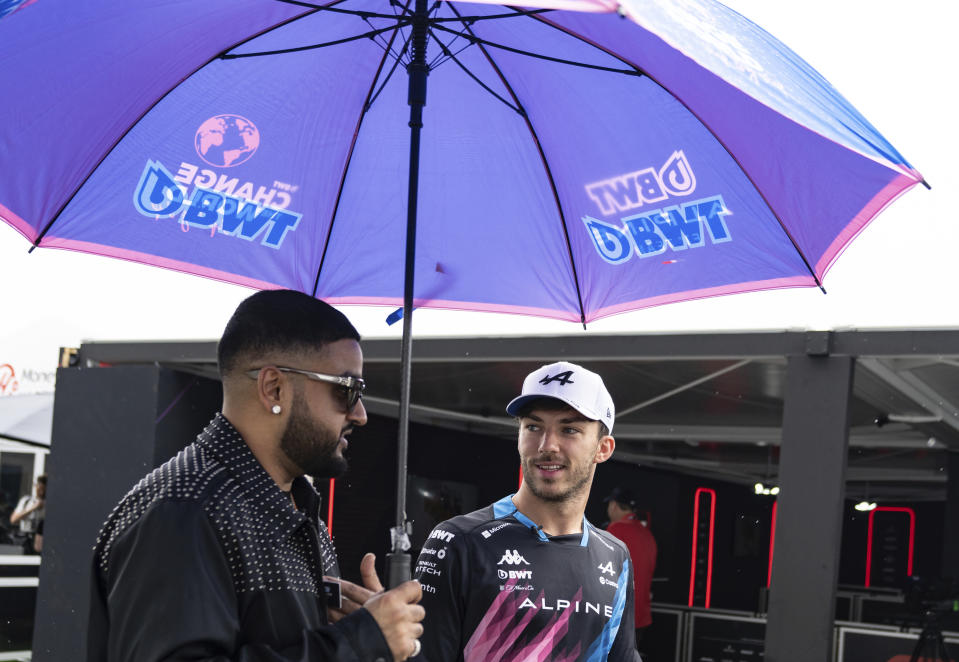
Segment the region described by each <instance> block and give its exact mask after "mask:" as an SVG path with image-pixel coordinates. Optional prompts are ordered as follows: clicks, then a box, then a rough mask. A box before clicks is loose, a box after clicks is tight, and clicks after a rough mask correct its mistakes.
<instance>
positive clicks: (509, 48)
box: [433, 25, 646, 76]
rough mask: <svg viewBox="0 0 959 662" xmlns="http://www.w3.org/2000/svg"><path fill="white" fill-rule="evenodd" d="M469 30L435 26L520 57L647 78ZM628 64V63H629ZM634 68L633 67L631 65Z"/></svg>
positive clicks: (634, 71)
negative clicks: (512, 43)
mask: <svg viewBox="0 0 959 662" xmlns="http://www.w3.org/2000/svg"><path fill="white" fill-rule="evenodd" d="M464 27H465V28H466V30H467V32H466V33H462V32H459V31H457V30H452V29H450V28H447V27H445V26H442V25H434V26H433V28H434V29H436V30H442V31H443V32H449V33H450V34H455V35H458V36H460V37H463V38H464V39H467V40H469V41H470V42H471V43H473V44H478V45H481V46H489V47H491V48H499V49H500V50H504V51H509V52H510V53H517V54H519V55H526V56H527V57H532V58H536V59H538V60H546V61H547V62H556V63H559V64H568V65H571V66H574V67H583V68H585V69H596V70H598V71H609V72H612V73H614V74H625V75H627V76H645V75H646V73H645V72H644V71H642V70H640V69H639V68H637V67H633V68H631V69H617V68H615V67H604V66H602V65H600V64H587V63H586V62H577V61H576V60H566V59H564V58H560V57H553V56H551V55H543V54H542V53H534V52H532V51H526V50H523V49H521V48H514V47H512V46H507V45H506V44H499V43H496V42H495V41H489V40H488V39H482V38H480V37H477V36H476V35H475V34H474V33H473V32H472V31H471V30H470V28H469V26H464ZM627 64H628V63H627ZM630 66H631V67H632V65H630Z"/></svg>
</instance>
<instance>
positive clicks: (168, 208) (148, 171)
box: [133, 160, 302, 248]
mask: <svg viewBox="0 0 959 662" xmlns="http://www.w3.org/2000/svg"><path fill="white" fill-rule="evenodd" d="M187 195H188V194H187V191H185V190H184V189H182V188H181V187H180V185H179V184H178V182H177V180H176V179H175V178H174V176H173V174H172V173H170V171H169V170H167V169H166V168H164V167H163V164H162V163H160V162H159V161H153V160H150V161H147V164H146V166H145V167H144V169H143V174H142V175H140V183H139V184H137V188H136V191H135V192H134V194H133V205H134V206H135V207H136V209H137V211H138V212H140V213H141V214H143V215H144V216H148V217H150V218H164V217H166V218H169V217H172V216H176V215H177V214H180V223H181V224H182V225H184V226H192V227H196V228H203V229H206V230H211V231H213V232H218V233H220V234H224V235H227V236H229V237H238V238H240V239H245V240H247V241H255V240H256V239H258V238H259V237H261V236H262V239H261V240H260V243H261V244H263V245H264V246H269V247H270V248H279V247H280V246H281V245H282V244H283V240H284V239H285V238H286V235H287V233H288V232H289V231H290V230H295V229H296V226H297V225H298V224H299V222H300V219H301V218H302V214H298V213H296V212H292V211H287V210H285V209H274V208H273V207H267V206H262V207H261V206H260V205H257V204H256V202H251V201H249V200H247V199H246V198H243V197H239V196H232V195H227V194H226V193H225V192H218V191H211V190H209V189H205V188H201V187H199V186H197V187H196V188H194V189H193V193H192V195H190V196H189V198H188V197H187ZM181 210H182V213H181Z"/></svg>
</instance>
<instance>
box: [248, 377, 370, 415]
mask: <svg viewBox="0 0 959 662" xmlns="http://www.w3.org/2000/svg"><path fill="white" fill-rule="evenodd" d="M275 367H276V369H277V370H279V371H280V372H291V373H293V374H296V375H303V376H304V377H306V378H307V379H312V380H313V381H314V382H326V383H327V384H336V385H337V386H339V387H340V389H342V390H341V391H340V392H341V393H342V394H343V399H344V401H345V403H346V411H348V412H350V411H353V407H355V406H356V403H357V402H359V401H360V398H362V397H363V391H365V390H366V382H365V381H363V380H362V379H361V378H359V377H343V376H342V375H325V374H323V373H322V372H311V371H309V370H299V369H297V368H283V367H281V366H275ZM260 370H263V368H255V369H254V370H248V371H247V373H246V376H247V377H250V378H251V379H256V378H257V376H258V375H259V374H260Z"/></svg>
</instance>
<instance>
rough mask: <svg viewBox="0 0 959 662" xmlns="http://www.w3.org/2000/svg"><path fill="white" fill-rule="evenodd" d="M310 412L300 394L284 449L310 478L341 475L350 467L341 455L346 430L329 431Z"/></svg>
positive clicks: (282, 441) (285, 433)
mask: <svg viewBox="0 0 959 662" xmlns="http://www.w3.org/2000/svg"><path fill="white" fill-rule="evenodd" d="M308 412H309V408H308V407H307V405H306V400H305V398H304V397H303V394H302V393H301V392H300V391H296V393H295V394H294V396H293V407H292V410H291V412H290V420H289V421H288V422H287V424H286V429H285V430H284V431H283V436H282V437H281V438H280V450H282V451H283V452H284V453H286V456H287V457H288V458H289V459H290V460H291V461H292V462H293V463H294V464H296V466H298V467H299V468H300V469H301V470H302V471H303V473H305V474H307V475H308V476H313V477H316V478H336V477H337V476H341V475H342V474H343V473H344V472H345V471H346V469H347V467H348V464H347V462H346V458H344V457H343V456H342V455H337V448H339V445H340V434H342V432H343V431H342V430H335V431H334V430H331V429H329V428H328V427H326V426H324V425H323V424H321V423H320V422H319V421H317V420H316V419H314V418H312V417H311V416H310V415H309V413H308Z"/></svg>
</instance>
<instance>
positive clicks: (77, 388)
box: [33, 366, 219, 662]
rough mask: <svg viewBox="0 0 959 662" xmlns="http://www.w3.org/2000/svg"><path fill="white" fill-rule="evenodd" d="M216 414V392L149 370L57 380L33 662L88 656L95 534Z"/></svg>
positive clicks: (70, 374)
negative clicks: (128, 496)
mask: <svg viewBox="0 0 959 662" xmlns="http://www.w3.org/2000/svg"><path fill="white" fill-rule="evenodd" d="M177 394H182V395H181V397H180V398H179V400H178V401H175V400H176V395H177ZM218 405H219V383H218V382H210V381H209V380H204V379H195V378H193V377H189V376H186V375H180V374H177V373H174V372H172V371H169V370H164V369H161V368H159V367H157V366H123V367H116V368H83V369H81V368H69V369H61V370H59V371H58V372H57V395H56V401H55V406H54V417H53V437H52V438H53V440H54V441H53V445H52V446H51V449H50V450H51V452H50V458H49V461H48V465H47V469H48V473H49V475H50V483H49V492H48V500H47V522H46V524H45V526H44V552H43V563H42V564H41V566H40V587H39V589H38V600H37V613H36V622H35V626H34V637H33V659H34V660H36V661H37V662H61V661H62V660H71V659H77V651H83V650H85V649H86V623H87V615H88V613H89V589H90V567H91V560H92V549H93V545H94V543H95V542H96V536H97V533H98V532H99V530H100V526H101V525H102V524H103V522H104V520H105V519H106V517H107V515H109V513H110V511H111V510H112V509H113V507H114V506H115V505H116V503H117V502H118V501H119V500H120V498H121V497H122V496H123V495H124V494H126V492H127V491H128V490H129V489H130V488H131V487H132V486H133V485H134V484H135V483H136V482H137V481H139V480H140V478H142V477H143V476H144V475H145V474H146V473H147V472H149V471H151V470H152V469H153V468H154V467H155V466H157V465H158V464H160V463H162V462H164V461H165V460H166V459H168V458H169V457H170V456H172V455H173V454H174V453H176V451H178V450H179V449H180V448H182V447H183V446H185V445H186V444H188V443H190V442H191V441H192V440H193V439H194V438H195V436H196V434H197V432H199V430H200V428H201V427H202V425H203V424H204V423H205V422H206V421H208V420H209V419H210V417H211V416H212V413H213V412H215V411H216V408H217V406H218ZM164 412H166V416H165V417H163V418H162V420H159V421H158V419H159V418H160V415H161V414H163V413H164ZM200 420H203V423H198V421H200ZM187 428H189V431H187Z"/></svg>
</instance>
